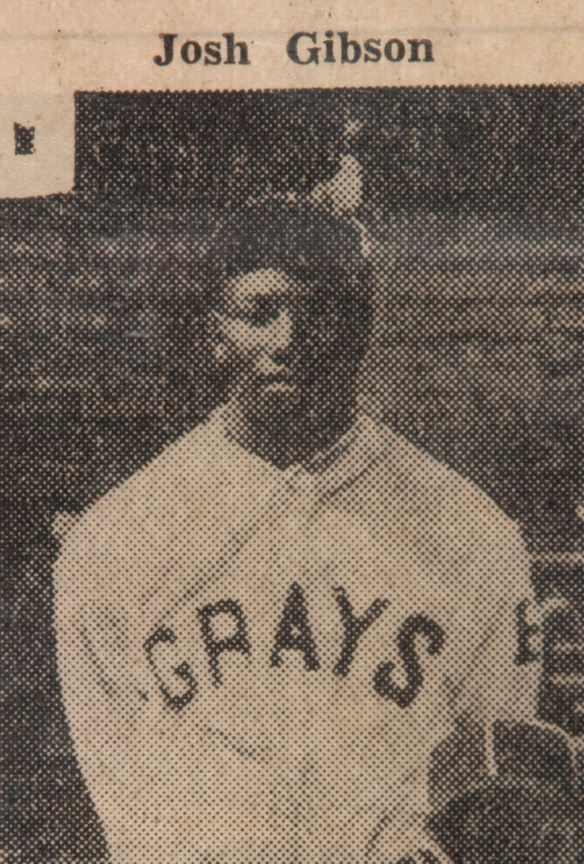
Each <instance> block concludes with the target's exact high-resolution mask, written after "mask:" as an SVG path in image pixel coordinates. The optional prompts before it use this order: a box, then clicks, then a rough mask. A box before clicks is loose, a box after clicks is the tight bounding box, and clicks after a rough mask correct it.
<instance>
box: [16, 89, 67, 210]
mask: <svg viewBox="0 0 584 864" xmlns="http://www.w3.org/2000/svg"><path fill="white" fill-rule="evenodd" d="M74 119H75V111H74V97H73V94H72V93H64V94H60V93H42V92H38V91H37V92H36V93H30V94H29V93H15V94H11V95H6V94H3V95H1V96H0V198H26V197H29V196H33V195H52V194H55V193H58V192H69V191H71V188H72V187H73V180H74V171H75V123H74Z"/></svg>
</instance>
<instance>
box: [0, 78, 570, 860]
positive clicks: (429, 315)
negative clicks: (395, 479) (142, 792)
mask: <svg viewBox="0 0 584 864" xmlns="http://www.w3.org/2000/svg"><path fill="white" fill-rule="evenodd" d="M76 136H77V148H76V184H75V189H74V191H73V192H72V193H71V194H68V195H62V196H61V195H56V196H50V197H46V198H38V199H27V200H3V201H0V220H1V221H0V224H1V232H0V303H1V305H0V339H1V342H0V346H1V347H0V364H1V369H2V391H1V400H2V401H1V411H2V416H1V420H0V423H1V426H0V429H1V434H2V437H3V446H2V448H1V454H0V458H1V462H0V472H1V495H2V505H3V507H2V529H1V531H0V546H1V552H2V558H3V573H4V577H3V580H2V587H3V593H4V599H3V602H2V641H3V650H2V661H1V662H2V670H1V680H2V683H3V700H2V712H3V717H2V720H1V728H2V732H1V738H2V751H3V764H2V772H3V777H4V780H3V796H2V817H3V822H2V825H3V827H2V831H3V834H4V837H3V840H2V841H1V842H0V848H4V849H6V850H7V852H6V858H5V860H6V861H7V862H18V864H24V862H49V861H63V862H65V861H77V860H98V859H99V858H100V857H102V856H103V855H104V854H105V853H104V847H103V841H102V839H101V834H100V831H99V826H98V825H97V823H96V821H95V818H94V816H93V814H92V810H91V807H90V804H89V802H88V800H87V797H86V795H85V793H84V790H83V786H82V783H81V780H80V777H79V775H78V772H77V770H76V767H75V763H74V759H73V756H72V752H71V748H70V744H69V741H68V738H67V733H66V727H65V724H64V721H63V716H62V711H61V708H60V705H59V700H58V689H57V679H56V673H55V662H54V635H53V632H52V630H51V582H50V566H51V561H52V559H53V557H54V554H55V543H54V541H53V539H52V526H53V524H54V521H55V518H56V517H57V516H58V515H59V514H63V513H67V512H77V511H79V510H80V509H82V508H83V507H84V506H86V505H87V504H88V503H89V502H90V501H92V500H94V499H95V498H96V497H98V496H99V495H101V494H102V493H103V492H104V491H106V490H107V489H108V488H110V487H111V486H112V485H113V484H114V483H116V482H118V481H119V480H120V479H121V478H123V477H125V476H127V475H128V474H129V473H131V472H132V471H133V470H135V469H136V468H137V467H139V466H140V465H141V464H143V463H144V462H145V461H146V460H147V459H149V458H151V457H152V456H153V455H154V454H155V453H156V452H158V451H159V450H160V449H161V447H163V446H164V444H165V443H166V442H168V441H170V440H172V439H173V438H174V437H176V436H177V435H178V434H180V432H181V431H183V430H184V429H186V428H188V427H190V426H191V425H192V424H193V423H195V422H196V421H197V420H198V419H199V418H201V417H202V416H204V414H205V413H206V411H207V410H208V409H209V407H210V402H211V399H212V397H211V395H210V387H209V381H208V380H207V379H206V377H205V375H204V373H203V369H202V364H201V357H202V354H201V350H200V344H199V341H198V334H199V329H198V313H199V311H200V310H199V309H198V306H197V301H198V297H199V288H200V280H201V278H202V277H201V274H200V273H199V272H198V271H197V263H196V254H193V250H195V252H196V249H197V247H198V246H200V244H201V242H203V241H204V238H205V236H206V234H207V233H208V232H209V231H210V230H211V227H212V224H213V221H214V220H215V219H216V217H217V216H218V215H219V214H220V212H221V211H222V210H223V209H225V208H227V209H229V208H232V207H233V206H236V205H237V204H238V203H241V202H243V201H245V200H246V199H247V198H249V197H250V196H256V197H257V196H260V195H262V194H265V193H266V192H267V191H270V190H271V191H272V192H274V191H275V192H284V193H285V192H287V191H289V190H297V191H298V190H300V191H305V192H307V191H310V190H311V189H313V188H314V187H315V186H317V185H318V184H321V183H326V182H327V181H330V180H331V178H333V177H334V176H335V174H336V172H338V170H339V166H340V164H341V162H340V160H341V157H342V156H343V155H347V154H351V155H352V156H354V157H355V158H356V159H357V160H358V162H359V164H360V165H361V166H362V179H363V196H362V202H361V205H360V207H359V209H358V212H357V217H358V218H359V220H360V221H361V223H362V224H363V225H364V226H365V227H366V229H367V233H368V236H369V238H370V241H371V243H372V244H373V246H374V248H375V249H377V250H378V251H379V255H378V259H377V261H378V264H379V266H378V275H377V280H376V284H377V308H378V321H379V326H378V328H377V330H376V334H375V339H374V343H373V348H372V352H371V356H370V358H369V361H368V364H367V368H366V370H365V373H364V391H365V393H366V398H367V400H368V402H369V404H370V405H372V406H373V408H374V409H375V410H376V411H377V412H378V413H380V414H381V415H383V416H384V417H385V418H386V419H387V421H388V422H390V423H391V424H392V425H393V426H394V427H395V428H397V429H398V430H400V431H402V432H404V433H405V434H406V435H408V436H409V437H411V438H413V439H414V440H416V441H419V442H421V443H422V444H423V445H424V446H425V447H426V448H427V449H429V450H430V451H431V452H432V453H434V454H435V455H437V456H438V457H440V458H442V459H445V460H446V461H447V462H448V463H449V464H450V465H452V466H454V467H456V468H457V469H458V470H460V471H462V472H463V473H465V474H466V475H468V476H470V477H472V478H473V479H474V480H475V481H476V482H478V483H479V484H480V485H481V486H482V487H483V488H485V489H486V490H487V491H488V492H489V493H490V494H491V495H492V496H493V497H494V498H495V500H496V501H497V502H498V503H499V504H500V505H501V507H503V508H504V509H505V510H506V511H507V512H508V513H509V514H510V515H512V516H513V517H514V518H516V519H518V520H519V521H520V524H521V526H522V529H523V532H524V536H525V538H526V542H527V543H528V545H529V548H530V550H531V552H532V554H533V556H534V557H538V556H539V557H541V556H542V555H549V554H550V553H558V552H579V551H584V550H583V549H582V546H583V545H584V541H583V537H584V532H583V531H582V528H581V525H584V523H581V521H580V519H579V517H578V515H577V513H576V508H577V505H578V503H579V494H580V490H581V486H582V476H581V471H582V469H581V465H582V454H581V450H582V446H583V443H582V442H583V437H582V433H581V430H582V428H583V424H584V291H583V290H582V274H583V272H584V271H583V254H584V253H583V251H582V243H581V240H582V232H581V227H580V226H581V223H582V216H583V208H584V89H583V88H576V87H545V88H544V87H537V88H481V87H473V88H441V89H438V88H419V89H418V88H415V89H408V88H403V89H387V90H384V89H379V90H345V91H343V90H335V91H326V90H322V91H318V90H310V91H287V92H281V93H275V92H273V93H272V92H255V93H254V92H231V93H177V94H169V93H137V94H136V93H132V94H123V93H116V94H111V93H99V94H96V93H79V94H77V96H76ZM177 261H178V262H181V267H180V268H179V269H178V270H177ZM191 271H192V273H191ZM191 277H192V278H191ZM583 500H584V495H583ZM60 518H62V515H61V517H60ZM518 860H519V859H518ZM521 860H523V859H521ZM525 860H527V859H525ZM550 860H551V859H550ZM557 860H559V858H558V859H557ZM574 860H575V859H574Z"/></svg>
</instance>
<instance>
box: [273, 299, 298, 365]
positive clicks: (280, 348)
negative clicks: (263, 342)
mask: <svg viewBox="0 0 584 864" xmlns="http://www.w3.org/2000/svg"><path fill="white" fill-rule="evenodd" d="M295 332H296V326H295V321H294V317H293V315H292V313H291V312H290V310H288V309H282V310H280V313H279V315H278V317H277V318H276V319H275V320H274V322H273V324H272V326H271V327H270V333H269V338H268V346H267V347H268V350H269V353H270V354H271V355H272V357H273V359H274V360H276V361H277V362H279V363H283V362H284V361H285V360H286V358H287V354H288V352H289V351H290V349H291V348H292V345H293V343H294V337H295Z"/></svg>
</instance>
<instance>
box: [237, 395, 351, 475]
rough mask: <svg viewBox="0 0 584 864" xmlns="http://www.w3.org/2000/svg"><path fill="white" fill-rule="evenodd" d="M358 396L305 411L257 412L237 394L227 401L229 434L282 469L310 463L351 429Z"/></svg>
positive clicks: (349, 396)
mask: <svg viewBox="0 0 584 864" xmlns="http://www.w3.org/2000/svg"><path fill="white" fill-rule="evenodd" d="M356 401H357V400H356V396H355V394H354V393H351V394H347V396H346V398H344V399H336V400H335V401H334V403H330V402H322V403H320V404H314V405H311V406H309V407H308V408H304V410H302V411H300V410H296V411H285V410H280V411H271V412H268V411H263V412H262V411H257V410H255V411H254V410H251V411H250V409H249V405H248V403H246V402H245V401H243V400H240V399H238V398H237V395H234V396H233V397H232V398H231V399H230V400H229V402H228V403H227V410H226V415H225V416H226V431H227V435H228V436H229V437H230V438H232V439H233V440H234V441H237V443H238V444H239V445H240V446H242V447H243V448H244V449H245V450H248V451H249V452H251V453H255V455H256V456H259V457H260V458H261V459H265V460H266V461H267V462H271V463H272V464H274V465H276V466H277V467H278V468H282V469H285V468H288V467H289V466H290V465H296V464H300V465H308V464H309V463H310V462H311V461H312V459H313V458H314V457H315V456H316V455H317V453H319V452H322V451H324V450H327V449H328V448H329V447H332V446H333V445H334V444H335V443H336V442H337V441H338V440H339V438H340V437H341V436H342V435H343V434H344V433H345V432H346V431H347V430H348V429H349V428H350V426H351V425H352V424H353V422H354V420H355V416H356V413H357V407H356Z"/></svg>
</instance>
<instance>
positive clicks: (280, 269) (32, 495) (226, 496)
mask: <svg viewBox="0 0 584 864" xmlns="http://www.w3.org/2000/svg"><path fill="white" fill-rule="evenodd" d="M340 35H342V34H340ZM347 38H348V37H347ZM345 41H346V40H345ZM373 41H375V40H373ZM394 41H396V40H394ZM197 44H198V43H197ZM213 44H214V43H213ZM311 44H312V43H311ZM331 44H332V43H331ZM404 44H405V43H404ZM159 48H160V52H161V53H160V56H159V57H158V60H155V63H158V65H161V66H163V65H170V63H171V60H173V62H175V63H178V62H179V58H180V50H181V49H180V45H179V43H178V42H177V43H176V45H175V44H174V41H173V40H170V38H169V37H168V38H167V39H166V41H164V40H163V41H162V42H161V43H160V45H159ZM244 49H245V45H244V46H243V47H242V44H241V43H235V42H234V41H233V40H232V43H229V41H228V42H227V47H226V49H225V50H226V51H228V54H227V55H226V56H227V61H225V62H231V61H230V60H229V58H230V57H232V55H233V57H232V59H233V58H237V57H238V58H239V62H245V59H246V56H247V55H246V54H245V50H244ZM190 50H194V49H190ZM322 50H323V51H325V48H324V47H323V48H322ZM326 50H330V51H332V50H333V49H332V48H330V49H326ZM347 50H348V49H347ZM351 50H353V49H351ZM394 50H397V48H395V46H394V47H393V48H392V49H391V50H390V51H389V54H391V53H392V51H394ZM404 50H405V49H404ZM408 50H410V51H411V50H413V49H412V47H411V45H410V47H409V48H408ZM423 50H424V51H426V52H427V51H428V50H430V49H429V48H428V46H427V45H426V46H425V47H424V44H423V41H422V43H420V44H419V45H418V46H417V48H416V51H417V52H422V51H423ZM170 52H173V55H172V58H171V54H170ZM229 52H231V53H229ZM238 52H239V53H238ZM386 53H387V51H386ZM189 56H190V55H188V51H187V58H188V57H189ZM210 56H214V55H210ZM302 56H304V55H302ZM324 56H325V55H324V54H323V57H324ZM392 57H393V55H392ZM199 59H200V58H199ZM394 59H395V58H394ZM410 59H411V58H410ZM419 59H421V60H422V61H423V59H424V58H423V56H422V53H420V58H419ZM183 60H184V57H183ZM388 60H389V61H391V62H393V61H392V58H391V57H389V56H388ZM406 60H407V58H406ZM185 62H187V61H186V60H185ZM188 62H193V61H192V60H189V61H188ZM234 62H235V60H234ZM294 62H296V61H294ZM74 110H75V132H74V135H75V163H74V185H73V188H72V190H71V191H70V192H63V193H56V194H50V195H39V196H29V197H23V198H16V197H14V198H10V199H9V198H2V199H0V220H1V226H2V230H1V231H0V250H1V252H0V291H1V294H0V296H1V307H0V336H1V343H0V344H1V353H0V360H1V363H2V370H3V387H2V431H3V438H4V446H3V448H2V462H1V471H2V499H3V509H2V517H3V518H2V523H1V524H2V529H1V533H0V545H1V550H2V562H3V586H4V589H5V591H4V601H3V603H2V612H3V614H2V636H3V650H2V661H1V662H2V671H1V677H0V680H1V682H2V703H3V720H2V733H1V736H0V738H1V741H2V751H3V758H2V840H1V841H0V852H1V855H0V857H1V858H2V861H5V862H6V864H81V862H83V864H85V862H87V864H106V862H107V864H440V862H445V864H449V862H450V864H522V862H530V864H551V862H553V864H578V862H580V861H584V818H583V816H582V808H583V805H584V798H583V796H584V753H583V750H582V744H581V742H582V736H583V735H584V653H583V651H584V627H583V617H582V616H584V605H583V602H584V594H583V593H582V588H581V582H582V579H583V578H584V472H583V466H584V294H583V292H582V278H583V272H584V271H583V253H582V227H581V226H582V220H583V217H584V88H582V87H579V86H568V85H566V86H530V87H523V86H450V87H446V86H444V87H425V86H424V87H406V86H396V87H370V88H362V87H354V88H341V87H334V88H328V89H327V88H320V89H319V88H305V89H279V90H275V89H274V90H269V89H263V90H260V89H257V90H208V91H207V90H206V91H204V90H194V89H193V90H184V91H180V92H179V91H174V92H173V91H170V90H167V91H162V90H160V91H117V92H113V91H97V90H96V91H78V92H76V93H75V97H74ZM14 136H15V137H14V146H15V148H16V149H15V153H16V154H17V157H18V158H19V159H23V160H26V159H27V158H29V157H30V155H31V154H33V153H34V148H35V130H34V127H25V126H22V127H18V128H17V125H16V124H15V128H14ZM15 158H16V157H15Z"/></svg>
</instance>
